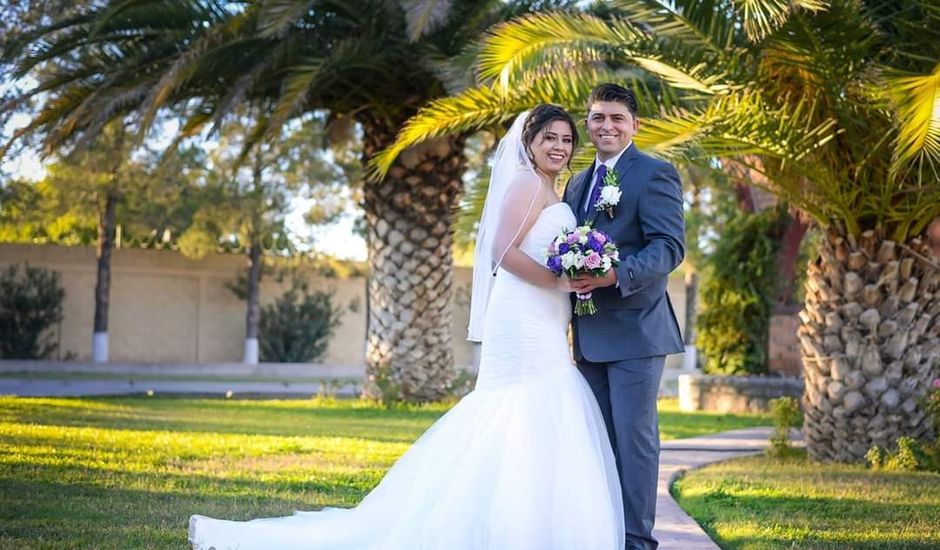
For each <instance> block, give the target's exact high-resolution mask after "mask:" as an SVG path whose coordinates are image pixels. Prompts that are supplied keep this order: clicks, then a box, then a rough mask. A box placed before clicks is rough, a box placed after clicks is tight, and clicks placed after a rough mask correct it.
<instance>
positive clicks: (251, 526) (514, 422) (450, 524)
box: [189, 203, 624, 550]
mask: <svg viewBox="0 0 940 550" xmlns="http://www.w3.org/2000/svg"><path fill="white" fill-rule="evenodd" d="M575 224H576V220H575V216H574V214H573V213H572V212H571V209H570V207H568V206H567V205H566V204H564V203H557V204H553V205H551V206H549V207H547V208H546V209H544V210H543V211H542V212H541V213H540V215H539V217H538V219H537V220H536V222H535V224H534V225H533V227H532V229H531V230H530V231H529V233H528V234H527V235H526V237H525V239H524V240H523V242H522V245H521V249H522V250H523V251H524V252H525V253H526V254H528V255H529V256H530V257H532V258H535V259H537V260H538V261H540V262H543V261H544V258H545V252H546V250H547V248H548V245H549V243H550V242H551V240H552V239H553V238H554V237H555V236H556V235H557V234H558V233H559V232H560V231H561V229H562V228H573V227H574V226H575ZM489 304H490V305H489V308H488V311H487V314H486V320H485V323H486V325H485V334H486V338H485V341H484V343H483V347H482V350H481V351H482V355H481V361H480V371H479V375H478V378H477V384H476V388H475V389H474V391H473V392H471V393H470V394H468V395H467V396H466V397H464V398H463V399H462V400H461V401H460V402H459V403H457V405H455V406H454V407H453V408H452V409H451V410H450V411H448V412H447V414H445V415H444V416H442V417H441V418H440V419H439V420H438V421H437V422H436V423H435V424H434V425H433V426H431V428H429V429H428V431H427V432H425V433H424V434H423V435H422V436H421V437H420V438H419V439H418V440H417V441H416V442H415V444H414V445H413V446H412V447H411V448H410V449H409V450H408V451H407V452H406V453H405V454H404V455H403V456H402V457H401V458H400V459H399V460H398V462H396V463H395V465H394V466H392V468H391V469H390V470H389V471H388V473H387V475H386V476H385V478H384V479H383V480H382V481H381V483H379V485H378V486H377V487H376V488H375V489H374V490H373V491H372V492H371V493H369V494H368V495H367V496H366V497H365V499H364V500H363V501H362V502H361V503H360V504H359V505H358V506H356V507H355V508H352V509H337V508H333V509H325V510H321V511H317V512H296V513H295V514H294V515H292V516H287V517H282V518H266V519H256V520H252V521H246V522H238V521H226V520H217V519H211V518H207V517H204V516H198V515H197V516H193V517H192V518H191V519H190V525H189V540H190V542H191V543H192V545H193V547H194V548H197V549H203V550H208V549H210V548H214V549H216V550H223V549H236V548H237V549H238V550H249V549H262V548H263V549H285V550H286V549H295V548H296V549H301V548H303V549H389V550H391V549H395V550H418V549H440V550H459V549H466V550H471V549H473V550H476V549H493V550H508V549H512V550H519V549H533V550H535V549H538V550H551V549H556V550H562V549H589V550H603V549H611V550H614V549H617V550H619V549H622V548H623V547H624V533H623V512H622V503H621V496H620V483H619V481H618V478H617V470H616V466H615V463H614V456H613V453H612V451H611V447H610V443H609V441H608V438H607V431H606V428H605V427H604V420H603V418H602V417H601V413H600V410H599V409H598V406H597V403H596V401H595V400H594V395H593V393H592V392H591V389H590V387H589V386H588V385H587V382H585V380H584V379H583V378H582V377H581V374H580V373H579V372H578V370H577V369H576V368H575V366H574V364H573V363H572V361H571V359H570V354H569V351H568V345H567V338H566V333H567V326H568V323H569V321H570V316H571V305H570V302H569V298H568V296H567V295H566V294H565V293H562V292H559V291H555V290H548V289H542V288H538V287H535V286H533V285H531V284H529V283H526V282H525V281H523V280H521V279H519V278H517V277H515V276H514V275H512V274H511V273H509V272H507V271H504V270H502V269H500V271H499V272H498V274H497V277H496V281H495V283H494V286H493V290H492V295H491V298H490V302H489Z"/></svg>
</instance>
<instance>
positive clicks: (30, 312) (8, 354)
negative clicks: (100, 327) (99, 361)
mask: <svg viewBox="0 0 940 550" xmlns="http://www.w3.org/2000/svg"><path fill="white" fill-rule="evenodd" d="M64 300H65V291H64V290H63V289H62V285H61V284H60V282H59V274H58V273H56V272H54V271H49V270H48V269H43V268H40V267H30V266H29V264H24V265H23V266H22V268H21V266H20V265H16V264H14V265H11V266H10V267H8V268H7V269H6V271H4V272H3V274H2V275H0V358H3V359H45V358H48V357H51V356H52V354H53V353H55V351H56V349H58V347H59V345H58V343H57V342H56V341H55V340H54V339H53V337H52V334H50V333H49V329H50V328H51V327H52V326H53V325H55V324H56V323H58V322H59V321H61V320H62V302H63V301H64Z"/></svg>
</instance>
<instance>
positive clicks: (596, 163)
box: [583, 140, 633, 210]
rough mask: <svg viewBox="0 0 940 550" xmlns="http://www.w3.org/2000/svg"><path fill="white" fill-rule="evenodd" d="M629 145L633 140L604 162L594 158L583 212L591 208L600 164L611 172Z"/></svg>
mask: <svg viewBox="0 0 940 550" xmlns="http://www.w3.org/2000/svg"><path fill="white" fill-rule="evenodd" d="M631 145H633V140H630V143H627V146H626V147H624V148H623V149H621V150H620V152H619V153H617V154H616V155H614V156H612V157H610V158H609V159H607V160H606V161H604V162H601V159H599V158H597V157H596V156H595V157H594V171H593V172H592V173H591V179H590V182H591V187H590V189H588V193H587V198H586V199H584V205H583V208H584V210H589V209H590V208H591V195H593V194H594V186H595V185H596V184H597V182H596V181H594V180H595V178H596V177H597V170H598V168H600V167H601V164H603V165H604V166H606V167H607V171H608V172H610V171H611V170H613V169H614V167H615V166H617V162H618V161H619V160H620V157H622V156H623V153H624V151H626V150H627V149H629V148H630V146H631Z"/></svg>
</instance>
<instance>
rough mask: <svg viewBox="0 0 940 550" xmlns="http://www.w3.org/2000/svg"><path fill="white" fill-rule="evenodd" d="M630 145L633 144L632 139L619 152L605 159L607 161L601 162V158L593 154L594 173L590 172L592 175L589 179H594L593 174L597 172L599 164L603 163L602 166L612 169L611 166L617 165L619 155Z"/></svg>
mask: <svg viewBox="0 0 940 550" xmlns="http://www.w3.org/2000/svg"><path fill="white" fill-rule="evenodd" d="M631 145H633V140H632V139H631V140H630V142H629V143H627V146H626V147H624V148H623V149H621V150H620V152H619V153H617V154H616V155H614V156H612V157H610V158H609V159H607V162H601V159H599V158H598V157H597V156H596V155H595V156H594V174H591V176H592V178H591V179H594V178H593V176H594V175H595V174H597V169H598V168H600V166H601V164H603V165H604V166H606V167H607V169H608V170H610V169H612V168H613V167H615V166H617V162H619V161H620V157H622V156H623V154H624V153H625V152H626V151H627V149H629V148H630V146H631Z"/></svg>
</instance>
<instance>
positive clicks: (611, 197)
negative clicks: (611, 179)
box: [601, 185, 622, 206]
mask: <svg viewBox="0 0 940 550" xmlns="http://www.w3.org/2000/svg"><path fill="white" fill-rule="evenodd" d="M621 194H622V193H621V191H620V189H619V188H618V187H616V186H614V185H605V186H604V187H603V189H601V202H603V203H604V204H606V205H608V206H617V205H618V204H620V195H621Z"/></svg>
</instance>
